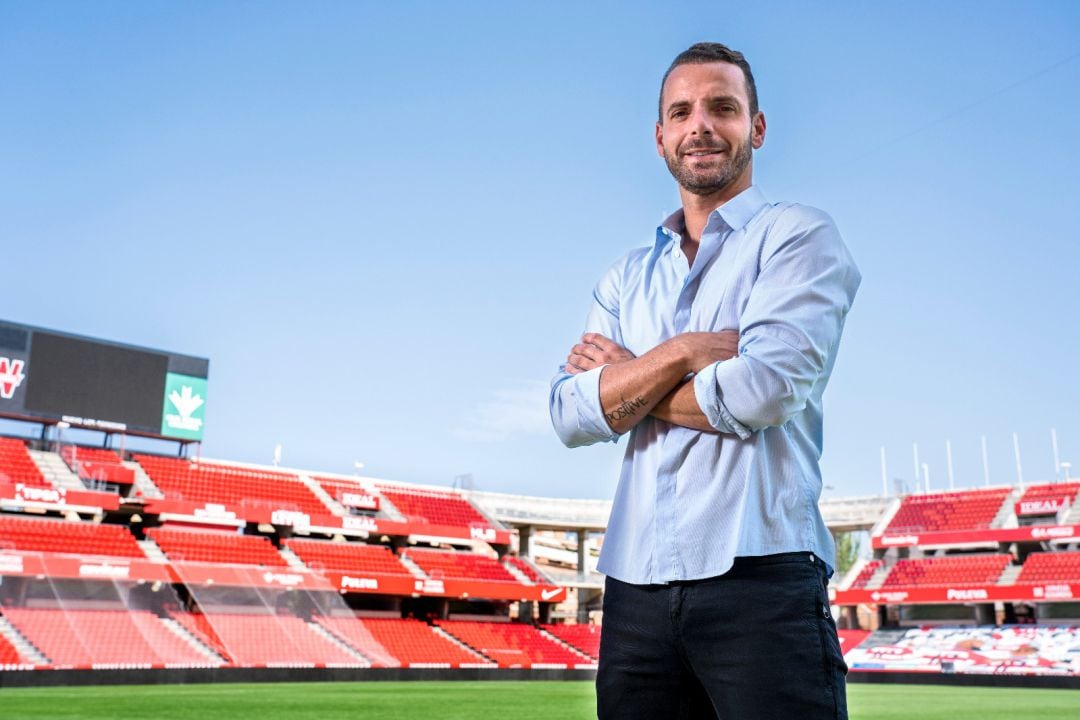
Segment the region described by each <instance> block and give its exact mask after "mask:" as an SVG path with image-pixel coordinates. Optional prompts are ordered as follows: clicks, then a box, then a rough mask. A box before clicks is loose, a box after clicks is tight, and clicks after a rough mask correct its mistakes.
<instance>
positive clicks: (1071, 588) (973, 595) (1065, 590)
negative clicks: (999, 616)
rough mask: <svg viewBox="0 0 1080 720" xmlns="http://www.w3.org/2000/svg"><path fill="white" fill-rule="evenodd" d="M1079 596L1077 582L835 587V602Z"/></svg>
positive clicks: (1020, 599)
mask: <svg viewBox="0 0 1080 720" xmlns="http://www.w3.org/2000/svg"><path fill="white" fill-rule="evenodd" d="M1076 598H1080V583H1040V584H1037V585H980V586H968V587H948V586H939V587H910V588H888V589H878V590H865V589H859V590H838V591H837V593H836V600H835V603H836V604H837V605H920V604H937V605H942V604H956V603H992V602H1053V601H1070V600H1073V599H1076Z"/></svg>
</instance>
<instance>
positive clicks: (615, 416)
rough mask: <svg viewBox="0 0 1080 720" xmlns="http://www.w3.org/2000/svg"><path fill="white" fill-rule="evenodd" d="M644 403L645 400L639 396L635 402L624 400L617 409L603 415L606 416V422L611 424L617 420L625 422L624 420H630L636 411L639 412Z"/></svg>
mask: <svg viewBox="0 0 1080 720" xmlns="http://www.w3.org/2000/svg"><path fill="white" fill-rule="evenodd" d="M645 403H646V400H645V398H643V397H641V396H640V395H639V396H638V398H637V399H636V400H626V399H625V398H624V399H623V401H622V405H619V406H618V407H617V408H615V409H614V410H612V411H611V412H609V413H605V415H606V416H607V419H608V422H611V423H613V422H616V421H619V420H625V419H626V418H631V417H634V416H635V415H637V414H638V411H639V410H641V408H643V407H645Z"/></svg>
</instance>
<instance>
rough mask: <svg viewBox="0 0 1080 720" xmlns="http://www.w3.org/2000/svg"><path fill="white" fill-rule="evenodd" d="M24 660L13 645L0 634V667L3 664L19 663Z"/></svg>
mask: <svg viewBox="0 0 1080 720" xmlns="http://www.w3.org/2000/svg"><path fill="white" fill-rule="evenodd" d="M23 662H24V661H23V659H22V656H21V655H19V651H18V650H16V649H15V646H14V645H12V644H11V643H10V642H8V639H7V638H6V637H4V636H3V635H0V668H2V667H3V666H5V665H20V664H22V663H23Z"/></svg>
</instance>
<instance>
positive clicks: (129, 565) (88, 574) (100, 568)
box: [0, 550, 173, 583]
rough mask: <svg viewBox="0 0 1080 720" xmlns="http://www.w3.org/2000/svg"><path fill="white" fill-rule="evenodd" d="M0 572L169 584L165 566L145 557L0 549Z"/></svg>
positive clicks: (30, 575) (3, 573)
mask: <svg viewBox="0 0 1080 720" xmlns="http://www.w3.org/2000/svg"><path fill="white" fill-rule="evenodd" d="M0 575H20V576H24V577H26V576H29V577H50V578H64V579H80V580H108V581H132V582H165V583H171V582H172V581H173V580H172V577H171V575H170V574H169V570H168V567H167V566H165V565H161V564H158V563H152V562H150V561H148V560H137V559H134V558H119V557H109V558H105V557H95V558H91V557H85V556H82V555H61V554H54V553H41V552H26V551H19V550H4V551H0Z"/></svg>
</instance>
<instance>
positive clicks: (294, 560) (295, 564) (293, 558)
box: [277, 546, 321, 627]
mask: <svg viewBox="0 0 1080 720" xmlns="http://www.w3.org/2000/svg"><path fill="white" fill-rule="evenodd" d="M277 551H278V554H280V555H281V557H283V558H285V562H286V563H287V564H288V565H289V567H290V568H291V569H293V570H301V571H307V570H308V569H309V568H308V566H307V564H306V563H305V562H304V561H303V560H301V559H300V557H299V556H298V555H297V554H296V553H294V552H293V551H292V550H290V549H289V548H287V547H284V546H283V547H279V548H278V549H277ZM320 627H321V626H320Z"/></svg>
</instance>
